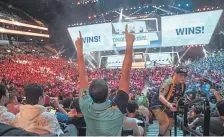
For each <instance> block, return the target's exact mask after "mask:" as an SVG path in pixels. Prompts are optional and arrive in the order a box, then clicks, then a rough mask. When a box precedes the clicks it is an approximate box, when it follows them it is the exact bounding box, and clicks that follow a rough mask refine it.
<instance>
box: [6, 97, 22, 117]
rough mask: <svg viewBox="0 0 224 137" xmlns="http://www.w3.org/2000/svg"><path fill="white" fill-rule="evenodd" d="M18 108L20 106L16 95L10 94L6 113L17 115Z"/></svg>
mask: <svg viewBox="0 0 224 137" xmlns="http://www.w3.org/2000/svg"><path fill="white" fill-rule="evenodd" d="M19 107H20V104H19V102H18V100H17V97H16V94H15V93H11V94H10V95H9V103H8V104H7V109H8V111H9V112H11V113H13V114H14V115H16V114H17V113H19Z"/></svg>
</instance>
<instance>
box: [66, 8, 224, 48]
mask: <svg viewBox="0 0 224 137" xmlns="http://www.w3.org/2000/svg"><path fill="white" fill-rule="evenodd" d="M222 12H223V10H214V11H207V12H200V13H192V14H184V15H175V16H166V17H161V19H159V18H146V19H137V20H128V21H125V22H117V23H103V24H95V25H87V26H79V27H69V28H68V31H69V34H70V36H71V38H72V40H73V43H75V40H76V39H77V37H79V31H81V32H82V34H83V42H84V52H92V51H106V50H122V49H124V48H125V36H124V29H125V25H126V24H128V29H129V32H131V33H134V34H135V37H136V38H135V42H134V48H135V49H137V48H138V49H140V48H150V47H167V46H182V45H195V44H208V43H209V42H210V39H211V37H212V34H213V33H214V30H215V28H216V26H217V23H218V21H219V19H220V17H221V15H222ZM159 21H161V22H159ZM159 24H161V26H159Z"/></svg>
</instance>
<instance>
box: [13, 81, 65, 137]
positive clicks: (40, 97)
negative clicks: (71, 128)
mask: <svg viewBox="0 0 224 137" xmlns="http://www.w3.org/2000/svg"><path fill="white" fill-rule="evenodd" d="M24 92H25V97H26V103H27V104H26V105H21V107H20V112H19V113H18V114H17V115H16V119H15V121H14V122H13V126H15V127H19V128H23V129H25V130H26V131H29V132H34V133H37V134H40V135H44V134H57V135H60V134H62V133H63V132H62V130H61V129H60V125H59V123H58V120H57V119H56V117H55V116H54V115H53V114H52V113H50V112H46V108H45V107H44V106H43V105H44V103H45V102H44V100H45V99H44V89H43V87H42V85H39V84H29V85H27V86H25V88H24Z"/></svg>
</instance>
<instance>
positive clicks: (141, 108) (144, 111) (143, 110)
mask: <svg viewBox="0 0 224 137" xmlns="http://www.w3.org/2000/svg"><path fill="white" fill-rule="evenodd" d="M141 97H142V98H145V99H141ZM141 97H140V98H139V99H137V103H138V112H139V113H140V115H142V116H143V117H144V118H145V121H146V123H147V124H148V123H149V117H151V116H152V114H151V113H150V112H149V109H148V108H147V107H146V106H149V101H148V99H147V97H145V96H141Z"/></svg>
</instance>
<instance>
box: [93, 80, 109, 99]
mask: <svg viewBox="0 0 224 137" xmlns="http://www.w3.org/2000/svg"><path fill="white" fill-rule="evenodd" d="M89 94H90V96H91V98H92V100H93V102H94V103H103V102H105V101H106V100H107V96H108V85H107V83H106V81H104V80H103V79H95V80H93V81H92V83H91V84H90V86H89Z"/></svg>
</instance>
